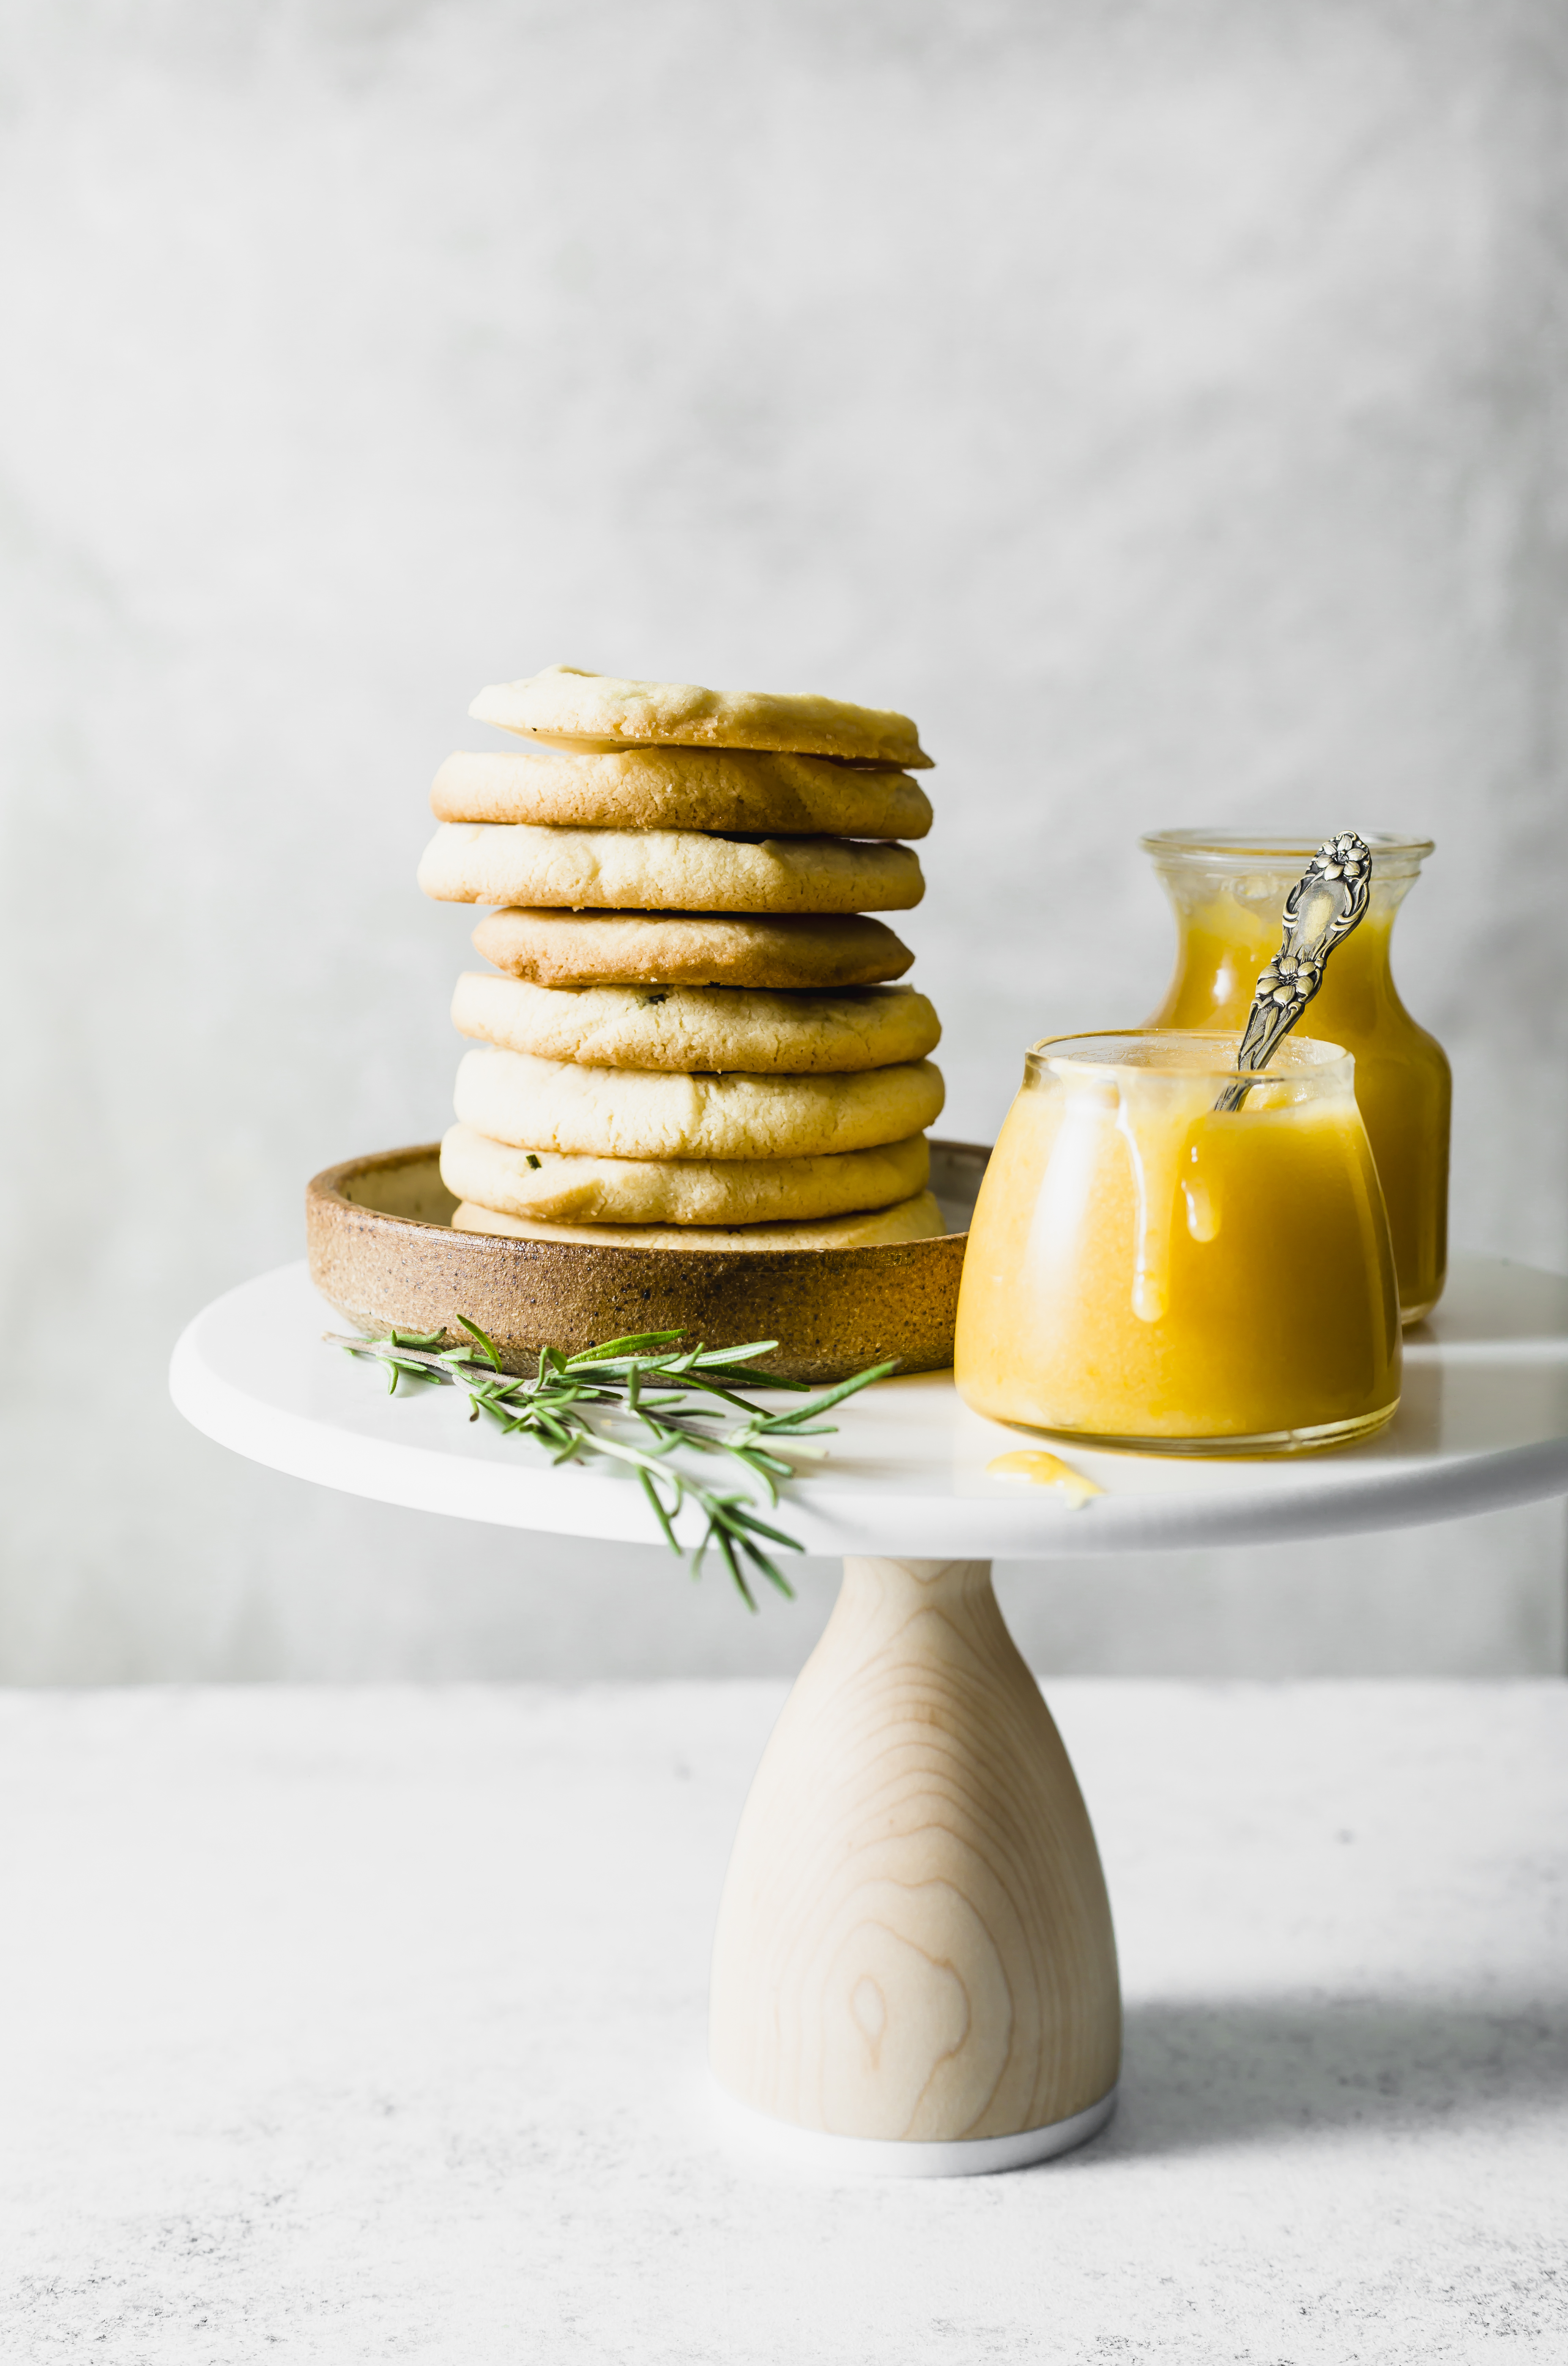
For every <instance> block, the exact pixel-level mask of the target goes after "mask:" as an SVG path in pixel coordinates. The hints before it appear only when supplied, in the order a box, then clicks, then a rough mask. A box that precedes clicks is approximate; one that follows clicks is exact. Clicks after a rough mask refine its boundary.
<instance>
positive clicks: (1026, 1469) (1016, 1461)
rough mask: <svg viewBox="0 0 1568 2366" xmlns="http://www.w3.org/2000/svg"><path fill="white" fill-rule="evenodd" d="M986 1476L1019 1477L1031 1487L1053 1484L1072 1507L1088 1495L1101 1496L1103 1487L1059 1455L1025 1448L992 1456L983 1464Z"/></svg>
mask: <svg viewBox="0 0 1568 2366" xmlns="http://www.w3.org/2000/svg"><path fill="white" fill-rule="evenodd" d="M986 1476H987V1479H1021V1480H1023V1481H1024V1482H1025V1483H1026V1484H1027V1485H1028V1486H1031V1487H1054V1488H1055V1490H1056V1492H1057V1493H1058V1494H1062V1495H1066V1498H1067V1500H1068V1502H1069V1503H1070V1504H1072V1505H1073V1507H1074V1509H1075V1510H1078V1509H1080V1508H1081V1507H1082V1506H1083V1505H1084V1504H1087V1503H1088V1502H1089V1498H1090V1496H1091V1495H1103V1494H1104V1493H1105V1490H1104V1488H1103V1487H1101V1486H1100V1485H1099V1484H1097V1482H1095V1481H1094V1480H1092V1479H1089V1478H1087V1477H1086V1476H1085V1474H1084V1473H1083V1471H1081V1470H1074V1469H1073V1466H1072V1464H1071V1463H1070V1462H1064V1461H1063V1459H1062V1458H1061V1456H1060V1455H1059V1454H1037V1453H1031V1452H1028V1451H1025V1452H1023V1453H1021V1454H997V1455H993V1457H992V1458H991V1459H990V1461H989V1462H987V1465H986Z"/></svg>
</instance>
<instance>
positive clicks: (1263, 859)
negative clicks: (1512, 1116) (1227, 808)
mask: <svg viewBox="0 0 1568 2366" xmlns="http://www.w3.org/2000/svg"><path fill="white" fill-rule="evenodd" d="M1367 843H1368V845H1369V846H1370V848H1371V856H1372V892H1371V907H1370V909H1369V910H1368V913H1367V916H1366V918H1365V919H1363V920H1362V921H1361V923H1360V925H1359V927H1358V928H1357V929H1356V930H1355V931H1354V933H1353V934H1352V935H1350V936H1348V937H1347V938H1346V940H1345V941H1344V942H1343V943H1342V944H1341V945H1338V946H1337V948H1336V949H1335V951H1334V952H1333V953H1332V954H1331V956H1330V958H1329V961H1328V963H1327V965H1326V967H1325V970H1324V974H1323V985H1322V986H1321V987H1320V989H1319V991H1318V993H1317V994H1316V996H1315V997H1314V999H1313V1000H1312V1001H1311V1002H1309V1003H1308V1005H1307V1007H1306V1008H1305V1010H1304V1011H1303V1013H1302V1016H1301V1018H1300V1019H1299V1020H1298V1021H1297V1022H1296V1027H1295V1030H1294V1032H1295V1035H1296V1036H1297V1037H1298V1038H1300V1037H1302V1036H1310V1037H1313V1038H1314V1039H1315V1040H1316V1041H1318V1042H1325V1043H1339V1044H1342V1045H1343V1046H1344V1048H1345V1050H1346V1051H1347V1052H1348V1053H1351V1054H1352V1056H1353V1057H1354V1059H1355V1063H1356V1098H1357V1101H1358V1102H1359V1106H1360V1111H1361V1116H1362V1119H1363V1120H1364V1121H1365V1124H1366V1129H1367V1137H1368V1140H1369V1141H1370V1142H1371V1145H1372V1156H1373V1158H1374V1159H1375V1160H1376V1162H1377V1170H1378V1175H1379V1177H1380V1179H1381V1181H1382V1189H1383V1199H1384V1200H1385V1202H1386V1204H1387V1208H1388V1222H1389V1230H1390V1232H1391V1234H1392V1235H1393V1262H1394V1270H1395V1271H1396V1273H1397V1274H1398V1276H1399V1302H1400V1314H1401V1319H1402V1320H1403V1321H1404V1322H1405V1323H1416V1322H1418V1321H1419V1320H1420V1318H1421V1316H1422V1315H1423V1314H1427V1313H1430V1311H1431V1309H1432V1308H1433V1307H1434V1306H1435V1305H1436V1304H1437V1301H1438V1297H1439V1295H1440V1294H1441V1291H1442V1287H1443V1277H1444V1273H1445V1271H1446V1268H1447V1265H1448V1201H1449V1107H1450V1076H1449V1064H1448V1061H1447V1059H1446V1058H1445V1056H1444V1053H1443V1048H1442V1045H1441V1044H1440V1043H1438V1042H1436V1041H1435V1040H1434V1039H1433V1037H1432V1036H1430V1035H1428V1034H1427V1031H1426V1029H1425V1028H1424V1027H1418V1026H1417V1025H1416V1021H1415V1020H1414V1019H1412V1017H1411V1016H1410V1013H1409V1012H1408V1010H1406V1008H1404V1003H1403V1002H1401V1000H1400V998H1399V995H1398V992H1397V989H1396V988H1395V986H1394V983H1393V975H1392V972H1391V970H1390V967H1389V940H1390V937H1391V935H1392V933H1393V923H1394V917H1395V915H1396V914H1397V912H1398V910H1399V907H1400V905H1401V904H1402V903H1403V902H1404V897H1405V896H1406V895H1407V894H1408V893H1409V890H1410V887H1411V885H1412V884H1413V883H1414V881H1415V880H1416V876H1417V875H1418V873H1419V872H1420V868H1421V864H1422V862H1423V860H1424V858H1425V857H1426V856H1427V855H1428V854H1430V852H1431V851H1432V843H1431V840H1430V839H1397V838H1389V837H1382V838H1377V837H1372V838H1369V839H1368V840H1367ZM1142 844H1143V847H1144V851H1145V853H1147V854H1150V855H1152V856H1153V858H1154V862H1155V867H1156V870H1157V871H1158V873H1159V875H1160V880H1161V883H1162V884H1163V885H1164V887H1165V890H1166V893H1167V895H1168V896H1169V897H1170V900H1171V903H1172V904H1173V906H1174V907H1175V909H1176V918H1177V925H1178V928H1179V931H1180V941H1179V944H1178V947H1177V955H1176V974H1175V975H1174V977H1173V978H1172V979H1171V982H1170V988H1169V991H1168V994H1167V995H1166V997H1165V1000H1164V1001H1163V1002H1162V1003H1161V1005H1160V1007H1159V1008H1158V1010H1156V1013H1155V1015H1154V1017H1153V1018H1152V1019H1151V1020H1150V1021H1149V1024H1150V1026H1151V1027H1196V1028H1223V1027H1235V1029H1237V1030H1238V1031H1239V1030H1240V1029H1241V1028H1242V1027H1243V1026H1244V1025H1245V1024H1246V1021H1247V1011H1248V1009H1249V1008H1250V1006H1251V1002H1252V990H1253V987H1254V986H1256V985H1257V983H1258V973H1259V972H1260V971H1261V970H1262V969H1263V967H1264V966H1265V964H1266V963H1268V962H1269V960H1270V959H1271V958H1272V956H1273V955H1274V954H1275V953H1277V952H1279V950H1280V913H1281V910H1282V907H1283V905H1284V901H1285V896H1286V894H1287V893H1288V891H1289V889H1290V887H1291V885H1292V883H1293V882H1294V881H1295V880H1297V879H1299V878H1300V877H1301V874H1302V873H1303V870H1304V869H1305V868H1306V865H1307V863H1308V862H1309V861H1310V859H1311V857H1312V854H1313V852H1314V846H1315V841H1314V839H1310V838H1308V837H1305V836H1302V837H1299V838H1298V837H1290V838H1286V837H1280V838H1275V837H1268V836H1258V835H1247V834H1246V833H1243V832H1239V831H1225V830H1199V829H1168V830H1160V831H1158V832H1156V834H1155V835H1154V836H1152V837H1149V838H1145V839H1144V840H1143V841H1142Z"/></svg>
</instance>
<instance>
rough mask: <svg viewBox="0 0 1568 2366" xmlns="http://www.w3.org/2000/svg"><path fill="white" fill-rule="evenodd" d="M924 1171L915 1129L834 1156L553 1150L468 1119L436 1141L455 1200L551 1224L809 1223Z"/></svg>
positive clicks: (886, 1194)
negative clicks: (587, 1154) (500, 1138)
mask: <svg viewBox="0 0 1568 2366" xmlns="http://www.w3.org/2000/svg"><path fill="white" fill-rule="evenodd" d="M530 1161H533V1162H534V1163H533V1164H530ZM930 1171H931V1158H930V1153H929V1152H928V1150H927V1148H926V1142H925V1136H924V1135H923V1134H916V1135H915V1136H914V1138H913V1139H912V1140H911V1141H908V1142H890V1143H887V1144H885V1145H884V1146H883V1147H882V1148H881V1149H880V1150H851V1151H846V1152H844V1153H843V1154H842V1155H840V1156H839V1157H837V1158H729V1159H723V1160H719V1159H711V1158H577V1157H561V1156H559V1155H558V1154H557V1153H556V1152H554V1151H550V1150H537V1151H535V1150H514V1149H513V1148H511V1147H509V1146H508V1144H505V1143H501V1142H492V1141H491V1139H490V1138H489V1136H488V1135H485V1134H482V1133H479V1132H476V1131H475V1129H474V1128H473V1127H472V1126H471V1125H455V1126H453V1127H452V1128H451V1130H450V1131H449V1132H448V1133H447V1135H446V1140H445V1141H444V1142H443V1144H442V1145H441V1179H442V1181H443V1182H444V1183H445V1184H446V1189H448V1191H450V1192H451V1193H452V1195H453V1197H454V1199H457V1200H468V1203H469V1204H470V1206H473V1207H479V1208H490V1209H492V1210H494V1211H496V1212H497V1213H499V1214H501V1215H505V1216H522V1217H525V1219H527V1220H528V1221H530V1222H537V1221H542V1222H546V1223H555V1224H723V1225H730V1224H761V1223H786V1222H787V1223H815V1222H818V1220H819V1219H820V1218H822V1217H824V1216H842V1215H846V1214H848V1213H849V1212H850V1211H852V1209H858V1208H889V1207H891V1206H892V1205H893V1204H894V1203H895V1201H897V1200H908V1198H909V1197H910V1195H911V1194H912V1193H914V1192H917V1191H923V1190H924V1189H925V1187H926V1179H927V1177H928V1175H929V1173H930Z"/></svg>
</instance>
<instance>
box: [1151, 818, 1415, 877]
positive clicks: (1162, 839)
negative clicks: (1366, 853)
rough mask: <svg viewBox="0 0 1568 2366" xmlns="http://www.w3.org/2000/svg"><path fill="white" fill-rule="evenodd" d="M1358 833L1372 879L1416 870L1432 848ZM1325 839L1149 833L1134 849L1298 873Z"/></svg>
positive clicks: (1378, 833)
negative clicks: (1383, 872)
mask: <svg viewBox="0 0 1568 2366" xmlns="http://www.w3.org/2000/svg"><path fill="white" fill-rule="evenodd" d="M1360 834H1361V836H1362V837H1363V838H1364V839H1366V842H1367V844H1368V846H1369V847H1370V848H1371V853H1372V875H1373V877H1374V878H1375V877H1376V875H1377V873H1378V872H1379V870H1380V869H1383V868H1384V867H1385V866H1386V867H1394V868H1403V867H1404V866H1405V865H1406V864H1408V865H1410V866H1411V867H1412V868H1415V869H1418V868H1419V867H1420V865H1421V863H1422V862H1425V860H1426V858H1427V855H1428V854H1430V853H1431V852H1432V851H1433V849H1434V847H1435V845H1436V843H1437V841H1436V839H1430V838H1407V837H1404V836H1403V835H1402V834H1401V833H1399V832H1398V831H1394V830H1363V831H1362V832H1361V833H1360ZM1328 836H1329V832H1328V831H1326V830H1306V829H1303V830H1281V829H1262V828H1259V829H1231V828H1225V829H1219V828H1213V829H1204V828H1200V829H1151V830H1148V831H1146V832H1145V835H1144V836H1143V837H1142V838H1140V839H1139V840H1138V844H1139V846H1140V847H1141V848H1142V849H1143V851H1144V852H1145V854H1152V855H1153V856H1154V857H1155V858H1156V861H1165V862H1191V863H1194V864H1208V865H1209V866H1210V867H1211V868H1213V867H1215V866H1221V867H1224V868H1226V869H1229V868H1231V867H1233V866H1234V867H1235V869H1237V870H1249V871H1256V870H1257V869H1258V865H1259V864H1260V863H1272V862H1278V863H1280V864H1281V865H1285V864H1290V863H1299V864H1300V865H1301V867H1302V868H1303V870H1304V869H1305V867H1306V865H1307V863H1308V862H1310V861H1311V859H1312V857H1313V856H1314V854H1315V853H1316V852H1317V850H1318V848H1319V847H1320V846H1321V845H1322V844H1323V842H1324V840H1325V838H1327V837H1328Z"/></svg>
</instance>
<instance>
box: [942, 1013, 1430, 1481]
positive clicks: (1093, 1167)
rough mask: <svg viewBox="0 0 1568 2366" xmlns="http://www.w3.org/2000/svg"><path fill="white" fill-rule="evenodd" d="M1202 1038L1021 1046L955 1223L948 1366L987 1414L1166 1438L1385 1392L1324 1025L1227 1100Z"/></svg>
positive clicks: (1393, 1302) (1345, 1419) (1197, 1439)
mask: <svg viewBox="0 0 1568 2366" xmlns="http://www.w3.org/2000/svg"><path fill="white" fill-rule="evenodd" d="M1234 1048H1235V1047H1234V1042H1233V1040H1232V1039H1231V1038H1229V1037H1225V1036H1208V1037H1204V1036H1185V1037H1181V1038H1173V1037H1171V1036H1164V1037H1161V1036H1157V1035H1154V1036H1151V1035H1123V1036H1115V1035H1110V1036H1099V1037H1066V1038H1061V1039H1058V1040H1057V1041H1056V1042H1046V1043H1043V1044H1038V1045H1036V1047H1035V1049H1034V1050H1033V1051H1032V1053H1030V1055H1029V1059H1028V1062H1027V1064H1026V1067H1025V1074H1024V1083H1023V1088H1022V1090H1021V1092H1020V1094H1019V1096H1018V1098H1017V1099H1016V1100H1015V1101H1014V1103H1013V1105H1012V1108H1011V1110H1010V1111H1009V1113H1008V1117H1007V1120H1006V1122H1005V1123H1004V1125H1003V1127H1002V1131H1001V1134H1000V1136H999V1138H998V1143H997V1146H996V1149H995V1150H994V1151H993V1152H992V1154H991V1158H990V1163H989V1165H988V1166H987V1169H986V1176H985V1180H984V1182H983V1183H982V1185H981V1189H980V1195H979V1199H978V1201H977V1203H976V1209H975V1214H974V1218H973V1220H972V1222H971V1224H970V1230H969V1242H968V1247H967V1250H966V1252H965V1255H964V1275H963V1280H962V1282H961V1284H960V1289H959V1299H958V1322H957V1335H956V1339H955V1343H954V1358H953V1369H954V1378H955V1380H956V1381H957V1385H958V1390H959V1393H960V1395H961V1396H962V1397H963V1398H964V1402H965V1403H966V1404H968V1405H970V1406H971V1407H973V1409H974V1410H975V1411H976V1413H981V1414H987V1415H988V1416H989V1417H990V1418H991V1419H992V1420H993V1421H1002V1422H1011V1423H1023V1424H1027V1425H1030V1426H1031V1427H1035V1428H1041V1429H1048V1430H1055V1431H1059V1432H1064V1433H1066V1434H1067V1435H1068V1436H1071V1437H1077V1438H1079V1439H1081V1440H1083V1441H1085V1442H1087V1443H1100V1444H1120V1445H1126V1446H1144V1447H1148V1448H1157V1449H1163V1450H1166V1451H1171V1450H1186V1451H1204V1450H1206V1451H1209V1452H1226V1451H1229V1452H1235V1451H1237V1450H1239V1449H1242V1448H1250V1449H1252V1450H1259V1449H1262V1450H1271V1451H1285V1450H1290V1449H1292V1448H1303V1447H1317V1446H1330V1445H1337V1444H1342V1443H1346V1442H1348V1441H1349V1440H1350V1439H1352V1438H1355V1437H1365V1436H1366V1435H1367V1434H1368V1433H1369V1432H1370V1431H1371V1430H1373V1429H1375V1428H1377V1427H1378V1426H1379V1425H1381V1424H1382V1422H1384V1421H1386V1420H1387V1419H1388V1417H1389V1415H1390V1414H1392V1413H1393V1410H1394V1407H1395V1405H1396V1404H1397V1403H1398V1400H1399V1377H1400V1335H1399V1309H1398V1301H1397V1297H1396V1295H1395V1290H1394V1279H1393V1254H1392V1250H1391V1248H1390V1245H1389V1234H1388V1222H1387V1218H1386V1216H1385V1214H1384V1211H1383V1204H1382V1192H1381V1190H1380V1189H1379V1185H1378V1178H1377V1173H1376V1170H1375V1169H1374V1167H1373V1165H1372V1161H1371V1152H1370V1150H1369V1148H1368V1145H1367V1137H1366V1131H1365V1128H1364V1127H1363V1125H1362V1123H1361V1120H1360V1116H1359V1111H1358V1110H1357V1107H1356V1100H1355V1095H1354V1092H1353V1090H1352V1087H1351V1065H1352V1064H1351V1062H1350V1061H1349V1059H1348V1057H1347V1056H1346V1054H1345V1053H1342V1052H1339V1051H1338V1050H1337V1048H1336V1047H1335V1046H1333V1045H1332V1044H1325V1043H1297V1042H1294V1041H1291V1042H1286V1043H1284V1044H1282V1045H1281V1046H1280V1049H1279V1051H1278V1052H1277V1053H1275V1065H1271V1066H1270V1068H1269V1071H1268V1073H1267V1075H1266V1076H1265V1077H1264V1079H1263V1080H1262V1081H1260V1082H1259V1084H1258V1085H1257V1086H1256V1087H1253V1088H1252V1089H1251V1090H1249V1092H1248V1093H1247V1098H1246V1099H1245V1100H1244V1102H1243V1103H1242V1106H1241V1107H1240V1109H1239V1110H1224V1111H1222V1110H1216V1109H1215V1108H1214V1101H1215V1098H1216V1096H1217V1094H1218V1092H1219V1091H1220V1089H1221V1088H1222V1087H1223V1086H1224V1083H1225V1082H1226V1081H1227V1079H1229V1078H1233V1077H1234V1076H1235V1069H1234V1066H1232V1065H1230V1061H1229V1059H1228V1058H1227V1054H1231V1053H1234Z"/></svg>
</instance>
